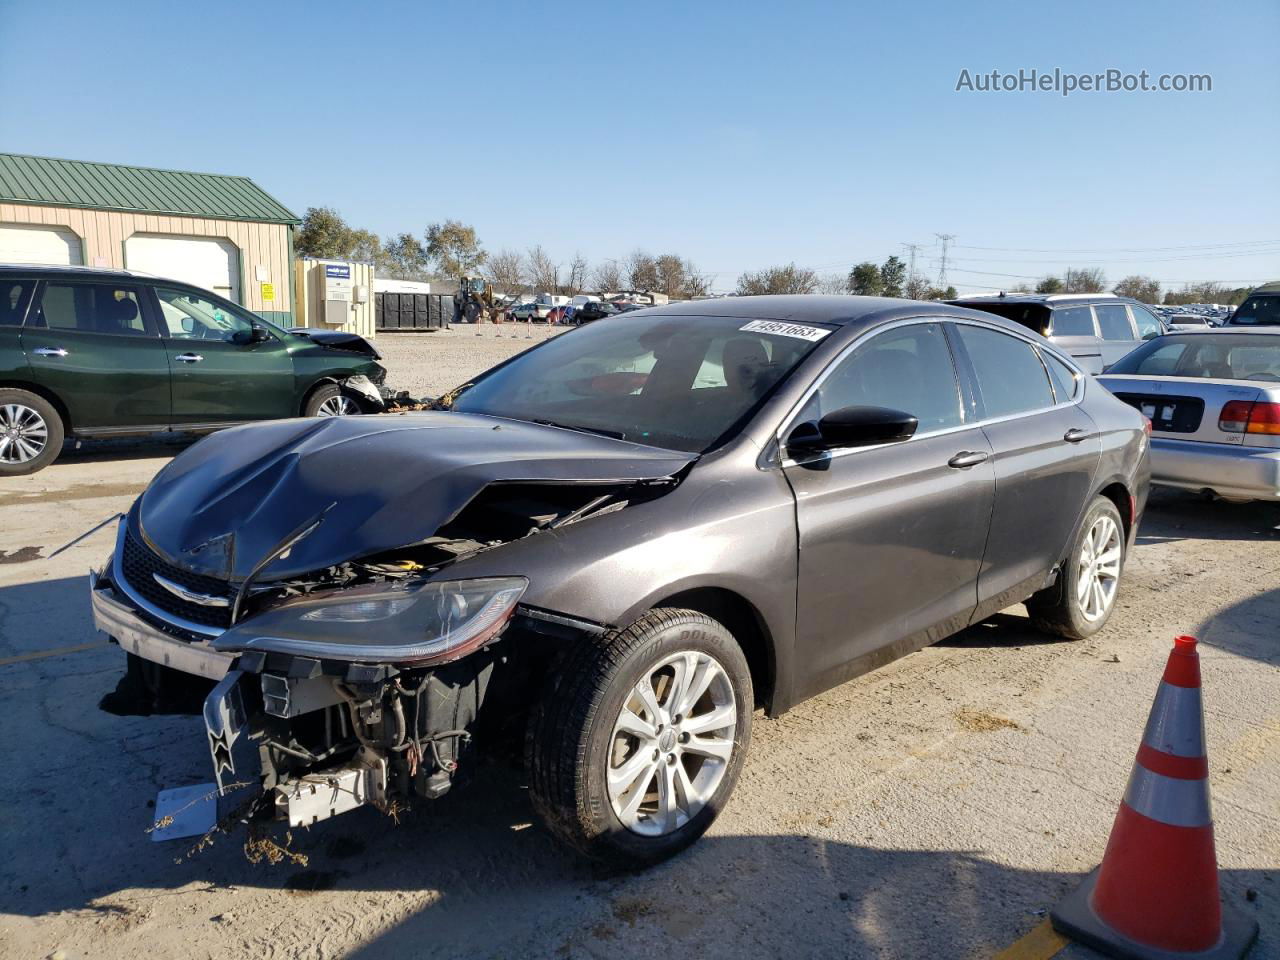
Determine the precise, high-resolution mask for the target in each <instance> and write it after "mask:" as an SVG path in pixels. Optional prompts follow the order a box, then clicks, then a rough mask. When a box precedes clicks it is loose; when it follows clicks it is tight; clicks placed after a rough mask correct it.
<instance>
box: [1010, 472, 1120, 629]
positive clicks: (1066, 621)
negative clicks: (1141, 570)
mask: <svg viewBox="0 0 1280 960" xmlns="http://www.w3.org/2000/svg"><path fill="white" fill-rule="evenodd" d="M1125 546H1126V543H1125V533H1124V522H1123V521H1122V520H1121V518H1120V511H1119V510H1117V509H1116V505H1115V504H1114V503H1112V502H1111V501H1110V500H1108V499H1107V498H1106V497H1095V498H1094V500H1093V503H1091V504H1090V505H1089V509H1088V510H1087V511H1086V512H1085V515H1084V519H1083V520H1082V521H1081V523H1080V529H1079V530H1078V531H1076V536H1075V540H1074V541H1073V542H1072V545H1071V553H1070V555H1069V556H1068V558H1067V561H1066V563H1065V564H1064V565H1063V569H1062V573H1061V575H1060V576H1059V577H1058V582H1057V583H1056V584H1054V585H1053V586H1052V587H1050V588H1048V589H1047V590H1041V591H1040V592H1039V593H1037V594H1035V595H1033V596H1032V597H1031V598H1030V599H1029V600H1027V612H1028V613H1030V614H1031V619H1032V621H1033V622H1034V623H1035V626H1036V628H1037V629H1039V630H1043V631H1044V632H1046V633H1054V634H1057V635H1058V636H1060V637H1066V638H1067V639H1068V640H1083V639H1085V638H1086V637H1091V636H1093V635H1094V634H1095V633H1097V632H1098V631H1099V630H1101V629H1102V628H1103V627H1104V626H1106V625H1107V621H1108V620H1110V619H1111V614H1112V613H1113V612H1114V611H1115V607H1116V596H1117V594H1118V593H1119V589H1120V573H1121V571H1122V570H1123V569H1124V561H1125Z"/></svg>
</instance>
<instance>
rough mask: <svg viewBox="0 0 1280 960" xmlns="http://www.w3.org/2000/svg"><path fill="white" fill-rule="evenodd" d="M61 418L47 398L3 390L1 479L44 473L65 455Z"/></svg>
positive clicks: (0, 401)
mask: <svg viewBox="0 0 1280 960" xmlns="http://www.w3.org/2000/svg"><path fill="white" fill-rule="evenodd" d="M62 437H63V429H62V418H61V417H59V416H58V411H56V410H55V409H53V405H52V404H51V403H49V401H48V400H45V399H44V397H41V396H37V395H36V394H34V393H30V392H28V391H26V390H17V389H8V388H6V389H0V476H6V477H16V476H21V475H23V474H27V473H35V472H36V471H37V470H43V469H44V468H45V467H47V466H48V465H49V464H51V463H53V461H54V460H56V459H57V458H58V454H59V453H61V452H62Z"/></svg>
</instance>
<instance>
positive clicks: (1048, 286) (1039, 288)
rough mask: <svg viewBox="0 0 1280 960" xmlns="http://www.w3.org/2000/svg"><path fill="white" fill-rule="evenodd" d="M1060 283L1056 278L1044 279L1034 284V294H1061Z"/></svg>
mask: <svg viewBox="0 0 1280 960" xmlns="http://www.w3.org/2000/svg"><path fill="white" fill-rule="evenodd" d="M1061 292H1062V281H1061V280H1059V279H1058V278H1057V277H1045V278H1044V279H1043V280H1041V281H1040V282H1039V283H1037V284H1036V293H1061Z"/></svg>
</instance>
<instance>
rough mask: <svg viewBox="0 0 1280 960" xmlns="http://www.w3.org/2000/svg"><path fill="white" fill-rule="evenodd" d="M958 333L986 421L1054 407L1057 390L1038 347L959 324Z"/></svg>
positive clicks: (1007, 336) (993, 332)
mask: <svg viewBox="0 0 1280 960" xmlns="http://www.w3.org/2000/svg"><path fill="white" fill-rule="evenodd" d="M1055 319H1056V314H1055ZM956 331H957V332H958V333H959V334H960V342H961V343H963V344H964V349H965V353H967V354H968V355H969V362H970V364H971V365H972V367H973V371H974V374H975V375H976V376H977V378H978V392H979V393H980V394H981V395H982V403H983V407H984V416H985V417H986V418H990V419H994V418H996V417H1009V416H1013V415H1015V414H1019V413H1027V412H1029V411H1032V410H1042V409H1044V408H1046V407H1052V406H1053V403H1054V397H1053V388H1052V387H1051V386H1050V385H1049V375H1048V374H1047V373H1046V372H1045V369H1044V364H1042V363H1041V362H1040V357H1039V355H1038V354H1037V352H1036V349H1035V347H1033V346H1032V345H1031V344H1029V343H1027V342H1026V341H1025V340H1020V339H1018V338H1017V337H1012V336H1010V335H1008V334H1006V333H1000V332H998V331H996V330H988V329H987V328H985V327H974V326H970V325H968V324H957V325H956Z"/></svg>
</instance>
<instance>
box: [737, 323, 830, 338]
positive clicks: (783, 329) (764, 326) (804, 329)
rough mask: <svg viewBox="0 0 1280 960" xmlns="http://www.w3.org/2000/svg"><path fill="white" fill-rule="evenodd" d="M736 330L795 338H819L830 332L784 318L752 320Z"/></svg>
mask: <svg viewBox="0 0 1280 960" xmlns="http://www.w3.org/2000/svg"><path fill="white" fill-rule="evenodd" d="M738 330H739V331H740V332H742V333H773V334H777V335H778V336H780V337H795V338H796V339H797V340H821V339H822V338H823V337H825V336H826V335H827V334H829V333H830V332H831V331H830V330H823V329H822V328H821V327H809V326H805V325H804V324H803V323H789V322H787V321H785V320H752V321H751V322H750V323H748V324H747V325H746V326H745V327H739V328H738Z"/></svg>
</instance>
